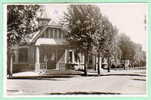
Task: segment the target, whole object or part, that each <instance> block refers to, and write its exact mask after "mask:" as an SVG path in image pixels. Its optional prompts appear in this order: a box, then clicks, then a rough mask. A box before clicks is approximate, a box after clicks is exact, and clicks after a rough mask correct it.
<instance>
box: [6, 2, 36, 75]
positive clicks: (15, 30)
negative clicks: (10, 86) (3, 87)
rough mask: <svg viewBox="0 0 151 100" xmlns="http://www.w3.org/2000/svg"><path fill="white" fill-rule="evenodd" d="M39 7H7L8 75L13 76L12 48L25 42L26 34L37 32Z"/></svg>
mask: <svg viewBox="0 0 151 100" xmlns="http://www.w3.org/2000/svg"><path fill="white" fill-rule="evenodd" d="M38 9H39V5H8V6H7V56H8V74H9V75H10V76H12V70H13V69H12V67H13V64H12V58H13V49H12V47H13V46H14V45H16V44H19V42H20V41H21V40H24V37H25V35H26V34H30V33H32V32H34V31H36V30H37V25H36V21H35V19H36V11H37V10H38ZM25 42H26V41H25Z"/></svg>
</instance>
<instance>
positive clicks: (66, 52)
mask: <svg viewBox="0 0 151 100" xmlns="http://www.w3.org/2000/svg"><path fill="white" fill-rule="evenodd" d="M67 54H68V50H67V49H65V56H64V57H65V58H64V62H65V64H66V63H67Z"/></svg>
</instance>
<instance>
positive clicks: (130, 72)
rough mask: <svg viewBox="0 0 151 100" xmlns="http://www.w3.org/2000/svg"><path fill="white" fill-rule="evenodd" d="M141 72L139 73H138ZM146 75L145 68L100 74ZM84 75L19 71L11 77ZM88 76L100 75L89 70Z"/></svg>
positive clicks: (32, 77) (80, 73)
mask: <svg viewBox="0 0 151 100" xmlns="http://www.w3.org/2000/svg"><path fill="white" fill-rule="evenodd" d="M138 73H139V74H138ZM121 74H122V75H124V74H125V75H128V74H130V75H133V76H135V75H136V74H137V75H145V74H146V72H145V71H144V70H111V71H110V72H107V70H103V71H101V72H100V76H109V75H121ZM80 75H82V76H83V72H79V74H58V75H57V74H49V73H47V74H45V73H36V72H32V71H29V72H19V73H14V74H13V76H12V77H11V78H9V79H34V78H62V77H74V76H80ZM87 76H98V74H97V71H94V70H89V71H88V75H87Z"/></svg>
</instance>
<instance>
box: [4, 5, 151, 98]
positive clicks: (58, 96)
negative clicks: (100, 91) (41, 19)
mask: <svg viewBox="0 0 151 100" xmlns="http://www.w3.org/2000/svg"><path fill="white" fill-rule="evenodd" d="M11 4H12V5H34V4H39V5H49V4H50V5H51V4H52V5H53V4H63V5H69V4H84V5H87V4H92V3H59V2H54V3H53V2H51V3H47V4H46V3H34V4H33V3H18V4H17V3H5V4H3V11H2V12H3V15H4V16H3V19H4V20H3V19H2V20H3V25H4V26H3V39H4V40H3V44H4V48H3V58H4V62H3V69H4V71H3V72H4V73H3V79H4V80H3V92H4V97H7V98H16V97H26V98H31V97H34V98H35V97H52V98H53V97H57V98H60V97H61V98H62V97H76V98H79V97H100V98H101V97H147V96H148V95H149V93H148V91H149V89H148V87H149V84H148V78H149V77H148V76H149V70H148V65H149V59H148V54H149V53H148V46H149V45H148V38H149V37H148V34H149V29H148V24H149V22H148V18H149V16H148V9H149V6H148V3H136V4H145V5H146V7H147V9H146V22H147V23H146V24H147V25H146V61H147V63H146V94H145V95H133V94H132V95H16V96H8V95H7V88H6V86H7V82H6V81H7V55H6V56H4V55H5V54H7V34H6V33H7V13H6V12H7V5H11ZM93 4H103V2H102V3H101V2H100V3H93ZM104 4H117V2H116V3H104ZM118 4H120V3H118ZM121 4H123V3H121ZM126 4H134V3H126ZM5 16H6V17H5Z"/></svg>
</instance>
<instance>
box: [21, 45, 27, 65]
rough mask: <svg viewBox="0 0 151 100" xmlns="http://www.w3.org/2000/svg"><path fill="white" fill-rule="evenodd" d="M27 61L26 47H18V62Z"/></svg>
mask: <svg viewBox="0 0 151 100" xmlns="http://www.w3.org/2000/svg"><path fill="white" fill-rule="evenodd" d="M27 61H28V48H21V49H19V62H20V63H27Z"/></svg>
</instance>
